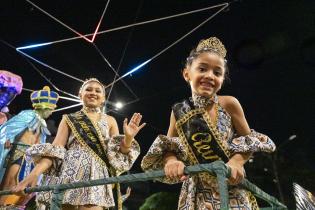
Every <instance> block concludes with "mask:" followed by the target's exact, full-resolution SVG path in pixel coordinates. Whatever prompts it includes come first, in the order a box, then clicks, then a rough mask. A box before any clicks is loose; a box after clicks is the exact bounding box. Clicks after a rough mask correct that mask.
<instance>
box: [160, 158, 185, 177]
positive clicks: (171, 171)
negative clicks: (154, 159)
mask: <svg viewBox="0 0 315 210" xmlns="http://www.w3.org/2000/svg"><path fill="white" fill-rule="evenodd" d="M184 168H185V165H184V163H183V162H182V161H180V160H177V159H173V158H171V159H169V160H167V161H166V163H165V166H164V172H165V176H166V177H168V178H170V179H180V181H185V180H186V179H188V176H186V175H185V174H184Z"/></svg>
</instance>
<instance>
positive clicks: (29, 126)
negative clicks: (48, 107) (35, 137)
mask: <svg viewBox="0 0 315 210" xmlns="http://www.w3.org/2000/svg"><path fill="white" fill-rule="evenodd" d="M26 130H29V131H31V132H34V133H39V134H40V142H41V143H45V142H46V137H47V135H50V132H49V130H48V129H47V125H46V121H45V120H44V119H42V118H41V117H40V116H39V115H38V114H37V113H36V112H35V111H34V110H24V111H22V112H20V113H19V114H18V115H16V116H14V117H12V118H11V119H10V120H9V121H7V122H5V123H4V124H3V125H2V126H1V127H0V180H1V179H2V176H3V175H4V172H5V168H4V164H5V160H6V158H7V155H8V153H9V152H10V151H11V149H5V148H4V144H5V142H6V141H7V140H9V141H10V142H11V143H18V141H19V139H18V137H19V136H20V135H21V134H23V133H24V131H26ZM19 151H20V150H18V151H17V152H19ZM13 153H14V152H13ZM13 155H14V154H13Z"/></svg>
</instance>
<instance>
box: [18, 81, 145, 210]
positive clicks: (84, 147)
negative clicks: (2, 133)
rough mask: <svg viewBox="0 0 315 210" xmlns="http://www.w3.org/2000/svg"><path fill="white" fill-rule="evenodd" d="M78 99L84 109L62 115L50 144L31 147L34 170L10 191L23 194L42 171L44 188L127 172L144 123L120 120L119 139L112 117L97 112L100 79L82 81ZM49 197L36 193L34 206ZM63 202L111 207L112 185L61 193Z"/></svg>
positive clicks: (72, 206)
mask: <svg viewBox="0 0 315 210" xmlns="http://www.w3.org/2000/svg"><path fill="white" fill-rule="evenodd" d="M79 96H80V98H81V100H82V102H83V108H82V109H81V110H80V111H78V112H75V113H71V114H66V115H64V116H63V118H62V120H61V122H60V125H59V128H58V132H57V135H56V138H55V140H54V141H53V143H52V144H39V145H34V146H33V147H31V148H30V149H28V150H27V154H28V155H30V156H32V158H33V160H34V161H35V163H36V167H35V168H34V170H33V171H32V173H31V174H30V175H29V176H28V177H27V178H26V179H24V181H22V182H21V183H20V184H19V185H17V186H16V187H14V188H13V190H14V191H15V192H17V193H18V192H21V191H22V190H24V189H25V188H26V187H27V186H28V185H30V183H32V182H33V180H36V179H37V178H38V176H39V175H40V174H42V173H45V176H44V182H46V184H62V183H71V182H78V181H87V180H93V179H101V178H106V177H109V176H117V175H119V174H121V173H122V172H124V171H127V170H129V169H130V168H131V166H132V164H133V163H134V161H135V160H136V158H137V157H138V155H139V153H140V147H139V145H138V143H137V142H136V141H135V140H134V137H135V136H136V134H137V133H138V132H139V130H141V129H142V128H143V127H144V126H145V123H143V124H140V122H141V118H142V116H141V114H139V113H135V114H133V116H132V118H131V120H130V121H129V123H128V122H127V121H128V120H127V119H125V120H124V123H123V129H124V135H119V130H118V126H117V122H116V120H115V118H113V117H112V116H109V115H106V114H104V113H103V112H102V111H101V108H102V107H103V105H104V102H105V88H104V85H103V84H102V83H101V82H100V81H99V80H97V79H95V78H91V79H88V80H86V81H85V82H84V83H83V85H82V86H81V88H80V91H79ZM118 191H119V188H118V190H117V192H118ZM119 195H120V194H119V193H118V204H119V208H121V196H119ZM51 197H52V193H51V192H42V193H39V194H38V196H37V203H38V205H39V206H41V205H46V206H49V204H50V203H51ZM62 204H63V206H62V209H80V210H85V209H93V210H100V209H103V208H106V209H107V208H110V207H112V206H115V202H114V198H113V191H112V185H100V186H93V187H85V188H77V189H69V190H66V191H65V193H64V196H63V200H62Z"/></svg>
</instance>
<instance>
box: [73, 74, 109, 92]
mask: <svg viewBox="0 0 315 210" xmlns="http://www.w3.org/2000/svg"><path fill="white" fill-rule="evenodd" d="M89 82H97V83H99V84H100V85H101V86H102V88H103V90H104V92H105V86H104V85H103V83H101V82H100V81H99V80H98V79H96V78H94V77H92V78H89V79H86V80H85V81H84V82H83V84H82V85H81V87H80V91H79V92H80V93H81V91H82V89H83V87H84V86H85V85H86V84H87V83H89Z"/></svg>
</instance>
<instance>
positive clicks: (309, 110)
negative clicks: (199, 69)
mask: <svg viewBox="0 0 315 210" xmlns="http://www.w3.org/2000/svg"><path fill="white" fill-rule="evenodd" d="M34 3H35V4H37V5H38V6H39V7H41V8H42V9H44V10H46V11H47V12H49V13H50V14H52V15H54V16H55V17H56V18H58V19H60V20H61V21H63V22H64V23H66V24H67V25H69V26H71V27H72V28H74V29H75V30H77V31H79V32H80V33H82V34H88V33H93V32H94V30H95V27H96V25H97V23H98V20H99V18H100V16H101V14H102V12H103V9H104V6H105V4H106V1H103V0H102V1H101V0H90V1H84V0H76V1H75V0H68V1H62V0H55V1H39V0H34ZM219 3H224V2H223V1H216V0H212V1H206V0H182V1H179V0H173V1H170V0H169V1H165V0H162V1H161V0H160V1H150V0H148V1H144V0H132V1H123V0H115V1H111V2H110V3H109V6H108V9H107V12H106V14H105V16H104V19H103V21H102V24H101V26H100V31H102V30H106V29H110V28H114V27H118V26H122V25H128V24H132V23H135V22H141V21H146V20H151V19H155V18H160V17H164V16H169V15H173V14H177V13H182V12H187V11H191V10H195V9H200V8H204V7H208V6H211V5H215V4H219ZM216 11H218V8H217V9H213V10H207V11H204V12H200V13H196V14H191V15H187V16H182V17H179V18H174V19H170V20H164V21H160V22H156V23H151V24H146V25H141V26H137V27H132V28H128V29H124V30H119V31H114V32H110V33H104V34H100V35H97V36H96V39H95V45H96V46H97V48H96V47H95V46H94V45H92V44H91V43H88V42H87V41H85V40H83V39H76V40H73V41H68V42H62V43H58V44H54V45H48V46H43V47H38V48H33V49H29V50H25V51H24V52H26V53H28V54H29V55H31V56H33V57H35V58H37V59H39V60H41V61H43V62H45V63H47V64H49V65H51V66H53V67H55V68H57V69H59V70H61V71H63V72H65V73H68V74H71V75H73V76H75V77H78V78H80V79H83V80H84V79H85V78H89V77H97V78H99V79H100V80H101V81H103V82H104V83H105V84H109V83H110V82H111V81H112V80H113V78H114V74H113V72H112V70H111V69H110V68H109V66H108V65H107V64H106V62H105V61H104V60H103V59H102V57H101V55H100V54H99V53H98V51H97V49H99V50H100V51H101V52H102V54H103V55H104V56H105V57H106V58H107V59H108V61H109V62H110V63H111V64H112V66H113V67H114V68H115V69H118V70H119V74H120V75H123V74H124V73H126V72H128V71H129V70H130V69H132V68H133V67H135V66H137V65H138V64H140V63H142V62H144V61H145V60H147V59H149V58H151V57H152V56H154V55H155V54H157V53H158V52H160V51H161V50H162V49H164V48H165V47H167V46H169V45H170V44H171V43H173V42H174V41H175V40H177V39H178V38H179V37H181V36H183V35H184V34H186V33H187V32H188V31H190V30H191V29H192V28H194V27H195V26H197V25H198V24H199V23H201V22H202V21H204V20H205V19H206V18H207V17H209V16H210V15H211V14H213V13H214V12H216ZM75 36H76V34H74V33H73V32H71V31H70V30H68V29H67V28H65V27H64V26H62V25H61V24H59V23H57V22H56V21H54V20H53V19H52V18H50V17H48V16H47V15H45V14H43V13H42V12H40V11H39V10H38V9H36V8H34V7H33V6H32V5H31V4H30V3H28V2H26V1H23V0H2V1H1V5H0V39H1V42H0V69H2V70H9V71H11V72H13V73H16V74H18V75H20V76H22V77H23V82H24V87H25V88H29V89H40V88H42V87H43V86H44V85H47V84H48V82H47V81H46V80H45V79H44V78H43V77H42V76H40V74H39V73H38V71H40V72H42V73H43V74H44V75H45V76H46V77H47V78H49V79H50V80H51V82H52V83H53V84H54V85H56V86H57V87H58V88H60V89H61V90H64V91H67V92H70V93H72V94H77V92H78V89H79V87H80V85H81V83H80V82H78V81H75V80H73V79H70V78H68V77H65V76H63V75H61V74H59V73H57V72H55V71H52V70H50V69H49V68H46V67H44V66H42V65H40V64H38V63H36V62H34V61H32V60H30V59H26V58H25V57H24V56H22V55H21V54H19V53H18V52H17V51H16V50H15V49H14V48H15V47H21V46H26V45H30V44H37V43H42V42H51V41H55V40H60V39H64V38H70V37H75ZM210 36H217V37H219V38H220V39H221V40H222V42H223V43H224V44H225V46H226V48H227V50H228V54H227V59H228V63H229V69H230V81H227V82H226V84H225V86H224V88H223V90H222V91H221V92H220V94H222V95H233V96H235V97H236V98H238V99H239V101H240V102H241V104H242V106H243V109H244V111H245V114H246V118H247V120H248V123H249V124H250V127H251V128H254V129H256V130H257V131H260V132H262V133H266V134H268V135H269V136H270V137H271V138H272V139H273V140H274V141H275V143H276V144H277V145H278V148H279V150H278V153H277V161H274V160H275V159H274V156H273V157H272V156H270V155H255V157H254V159H253V162H252V163H248V164H247V173H248V176H249V179H250V180H251V181H253V182H254V183H256V184H257V185H258V186H260V187H261V188H262V189H264V190H265V191H266V192H268V193H271V194H272V195H274V196H276V197H277V198H280V195H279V191H278V189H277V185H276V183H275V182H274V181H275V176H274V172H275V171H274V167H273V166H276V168H277V169H278V170H277V171H278V173H279V180H280V184H281V188H282V192H283V196H284V200H285V203H286V204H287V205H288V206H289V207H290V209H293V208H294V206H295V201H294V197H293V195H292V183H293V182H297V183H299V184H301V185H302V186H303V187H305V188H306V189H308V190H309V191H311V192H315V181H314V177H315V176H314V175H315V173H314V171H315V165H314V161H315V158H314V157H315V156H314V149H315V143H314V142H315V140H314V139H313V136H314V118H315V115H314V108H313V107H314V105H315V103H314V102H315V101H314V79H315V74H314V68H315V2H314V1H312V0H278V1H272V0H264V1H263V0H261V1H258V0H256V1H254V0H253V1H249V0H244V1H237V2H234V3H232V4H231V5H230V7H229V8H228V9H226V10H225V11H224V12H222V13H220V14H219V15H217V16H215V17H214V18H213V19H212V20H210V21H209V22H207V23H206V24H205V25H203V26H202V27H201V28H199V29H198V30H196V31H195V32H194V33H192V34H191V35H189V36H188V37H186V38H185V39H184V40H182V41H181V42H179V43H178V44H176V45H175V46H174V47H172V48H170V49H169V50H167V51H166V52H165V53H163V54H161V55H160V56H158V57H157V58H155V59H154V60H153V61H152V62H150V63H149V64H147V65H146V66H144V67H143V68H141V69H140V70H138V71H137V72H135V73H134V74H132V76H128V77H126V78H125V79H124V83H125V84H127V86H128V87H127V86H126V85H125V84H124V83H122V82H117V83H116V84H115V85H114V87H113V91H112V92H111V95H110V97H109V100H110V101H112V102H116V101H118V100H121V101H123V102H124V103H128V102H131V101H135V102H133V103H130V104H129V105H126V106H125V107H124V108H123V109H121V110H112V107H111V106H109V107H108V110H112V111H110V113H109V114H110V115H113V116H114V117H115V118H116V119H117V121H118V124H119V126H120V129H121V128H122V127H121V125H122V120H123V118H124V117H130V116H131V115H132V113H133V112H141V113H142V114H143V116H144V121H145V122H147V126H146V127H145V128H144V129H143V130H142V131H141V133H140V134H139V135H138V136H137V139H138V141H139V143H140V145H141V149H142V155H143V154H145V153H146V151H147V150H148V148H149V146H150V145H151V143H152V142H153V140H154V139H155V137H156V136H157V135H158V134H160V133H162V134H165V133H166V131H167V128H168V123H169V116H170V107H171V105H172V104H173V103H174V102H176V101H178V100H181V99H183V98H185V97H188V96H189V95H190V90H189V87H188V86H187V85H186V84H185V82H184V80H183V79H182V76H181V69H182V67H183V63H184V61H185V59H186V57H187V55H188V54H189V51H190V50H191V49H192V48H193V47H194V46H195V45H196V44H197V43H198V41H199V40H200V39H202V38H208V37H210ZM107 91H108V92H109V88H108V89H107ZM29 94H30V93H29V92H27V91H23V92H22V94H21V95H19V96H18V97H17V98H16V99H15V100H14V101H13V102H12V104H11V105H10V110H11V113H13V114H14V113H18V112H19V111H21V110H22V109H28V108H31V103H30V100H29ZM71 104H73V103H70V102H68V101H65V100H60V102H59V103H58V106H59V107H64V106H67V105H71ZM76 110H78V109H71V110H66V111H65V112H56V113H55V114H54V116H52V117H51V120H50V121H49V125H50V127H51V129H52V130H54V129H55V128H54V124H56V125H57V124H58V122H59V120H60V118H61V115H62V114H63V113H67V112H73V111H76ZM56 125H55V126H56ZM292 135H296V136H297V138H295V139H294V140H292V141H289V140H288V138H289V137H290V136H292ZM141 158H142V156H141V157H140V158H139V159H138V161H137V162H136V163H135V165H134V167H133V169H132V173H136V172H140V171H141V169H140V167H139V165H140V161H141ZM273 163H274V165H273ZM179 187H180V186H167V185H163V184H160V183H151V182H148V183H145V184H143V183H135V184H133V192H132V195H131V197H130V199H129V200H128V201H127V206H129V208H130V209H138V206H139V205H140V204H141V203H142V202H143V200H144V198H145V197H147V196H148V195H150V194H152V193H153V192H157V191H179Z"/></svg>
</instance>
